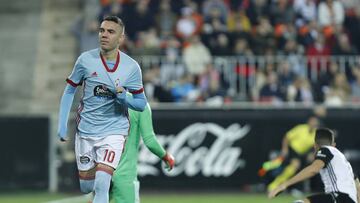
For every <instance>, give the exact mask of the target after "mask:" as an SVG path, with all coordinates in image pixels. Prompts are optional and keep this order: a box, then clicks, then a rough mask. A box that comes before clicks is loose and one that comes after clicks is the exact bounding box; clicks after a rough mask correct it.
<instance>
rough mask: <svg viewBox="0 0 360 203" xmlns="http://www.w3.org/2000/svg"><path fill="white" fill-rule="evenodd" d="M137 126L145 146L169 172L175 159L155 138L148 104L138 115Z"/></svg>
mask: <svg viewBox="0 0 360 203" xmlns="http://www.w3.org/2000/svg"><path fill="white" fill-rule="evenodd" d="M139 125H140V134H141V136H142V138H143V141H144V144H145V146H146V147H147V148H148V149H149V150H150V151H151V152H152V153H153V154H155V155H156V156H158V157H159V158H160V159H162V160H163V161H164V162H165V163H166V164H167V167H168V168H169V169H170V170H171V169H172V168H173V167H174V165H175V159H174V158H173V156H172V155H171V154H170V153H168V152H166V151H165V149H164V147H163V146H161V144H160V143H159V141H158V140H157V138H156V135H155V132H154V128H153V124H152V116H151V108H150V105H149V104H147V105H146V106H145V109H144V111H143V112H142V113H140V120H139Z"/></svg>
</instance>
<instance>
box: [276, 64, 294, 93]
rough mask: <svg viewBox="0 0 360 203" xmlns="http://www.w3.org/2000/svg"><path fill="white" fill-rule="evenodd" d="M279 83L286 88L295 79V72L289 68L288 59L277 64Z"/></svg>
mask: <svg viewBox="0 0 360 203" xmlns="http://www.w3.org/2000/svg"><path fill="white" fill-rule="evenodd" d="M278 77H279V85H280V86H282V87H283V88H285V89H286V88H287V87H288V86H289V85H290V84H292V83H293V80H294V79H295V74H294V72H293V71H292V70H291V68H290V64H289V62H288V61H283V62H281V63H280V65H279V72H278Z"/></svg>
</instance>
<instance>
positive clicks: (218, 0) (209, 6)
mask: <svg viewBox="0 0 360 203" xmlns="http://www.w3.org/2000/svg"><path fill="white" fill-rule="evenodd" d="M202 11H203V16H204V20H205V22H207V23H208V22H211V21H212V20H213V19H214V18H216V19H219V20H220V22H221V23H222V24H226V21H227V15H228V8H227V7H226V5H225V3H224V1H222V0H206V1H205V2H204V3H203V8H202Z"/></svg>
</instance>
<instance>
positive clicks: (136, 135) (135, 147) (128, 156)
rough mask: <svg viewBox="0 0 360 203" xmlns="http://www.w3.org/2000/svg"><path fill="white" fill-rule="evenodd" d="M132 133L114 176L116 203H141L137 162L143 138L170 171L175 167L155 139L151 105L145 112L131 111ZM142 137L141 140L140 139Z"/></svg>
mask: <svg viewBox="0 0 360 203" xmlns="http://www.w3.org/2000/svg"><path fill="white" fill-rule="evenodd" d="M129 115H130V124H131V125H130V126H131V127H130V133H129V138H128V140H127V141H126V145H125V150H124V152H123V155H122V157H121V160H120V163H119V166H118V167H117V168H116V170H115V172H114V176H113V187H112V190H111V192H112V195H111V196H112V198H113V199H114V200H115V203H139V202H140V200H139V181H138V179H137V161H138V151H139V142H140V139H141V138H142V140H143V142H144V144H145V146H146V147H147V148H148V149H149V150H150V151H151V152H152V153H153V154H155V155H156V156H158V157H159V158H160V159H162V160H163V161H164V162H165V163H166V165H167V167H168V169H169V170H171V169H172V168H173V167H174V164H175V160H174V158H173V156H172V155H171V154H169V153H167V152H166V151H165V149H164V148H163V147H162V146H161V145H160V144H159V142H158V141H157V139H156V137H155V133H154V129H153V125H152V119H151V109H150V105H149V104H147V105H146V107H145V110H144V111H143V112H137V111H133V110H129ZM140 136H141V138H140Z"/></svg>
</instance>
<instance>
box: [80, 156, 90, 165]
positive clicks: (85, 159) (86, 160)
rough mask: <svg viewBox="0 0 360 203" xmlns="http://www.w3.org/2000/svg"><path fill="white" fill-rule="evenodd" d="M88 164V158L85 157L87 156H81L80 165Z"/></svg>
mask: <svg viewBox="0 0 360 203" xmlns="http://www.w3.org/2000/svg"><path fill="white" fill-rule="evenodd" d="M89 162H90V158H89V157H87V156H81V157H80V163H82V164H87V163H89Z"/></svg>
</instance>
